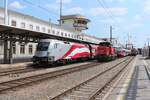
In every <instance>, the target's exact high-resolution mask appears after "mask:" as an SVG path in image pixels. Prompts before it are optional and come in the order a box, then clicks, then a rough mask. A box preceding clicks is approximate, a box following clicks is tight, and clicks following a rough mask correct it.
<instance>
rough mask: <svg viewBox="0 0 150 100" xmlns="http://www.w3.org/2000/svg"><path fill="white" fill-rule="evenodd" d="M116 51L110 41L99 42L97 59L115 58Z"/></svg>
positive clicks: (107, 59)
mask: <svg viewBox="0 0 150 100" xmlns="http://www.w3.org/2000/svg"><path fill="white" fill-rule="evenodd" d="M115 57H116V51H115V48H114V47H113V46H112V44H111V43H110V42H101V43H100V44H99V46H98V49H97V60H98V61H109V60H112V59H115Z"/></svg>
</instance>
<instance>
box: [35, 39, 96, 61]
mask: <svg viewBox="0 0 150 100" xmlns="http://www.w3.org/2000/svg"><path fill="white" fill-rule="evenodd" d="M96 51H97V46H96V45H90V44H80V43H73V42H66V41H59V40H53V39H43V40H41V41H40V42H39V43H38V45H37V50H36V53H35V55H34V57H33V62H34V63H66V62H71V61H76V60H87V59H93V58H95V56H96Z"/></svg>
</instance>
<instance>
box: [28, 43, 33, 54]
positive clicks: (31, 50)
mask: <svg viewBox="0 0 150 100" xmlns="http://www.w3.org/2000/svg"><path fill="white" fill-rule="evenodd" d="M32 53H33V46H32V45H29V54H32Z"/></svg>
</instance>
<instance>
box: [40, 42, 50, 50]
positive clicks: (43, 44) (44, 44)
mask: <svg viewBox="0 0 150 100" xmlns="http://www.w3.org/2000/svg"><path fill="white" fill-rule="evenodd" d="M49 44H50V42H40V43H39V44H38V45H37V51H47V50H48V47H49Z"/></svg>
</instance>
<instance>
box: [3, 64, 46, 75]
mask: <svg viewBox="0 0 150 100" xmlns="http://www.w3.org/2000/svg"><path fill="white" fill-rule="evenodd" d="M41 69H43V68H37V67H36V68H33V67H30V66H29V67H22V68H21V67H16V68H7V69H2V70H0V77H1V76H6V75H10V76H11V75H13V74H14V75H18V74H21V73H26V72H33V71H37V70H41Z"/></svg>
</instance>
